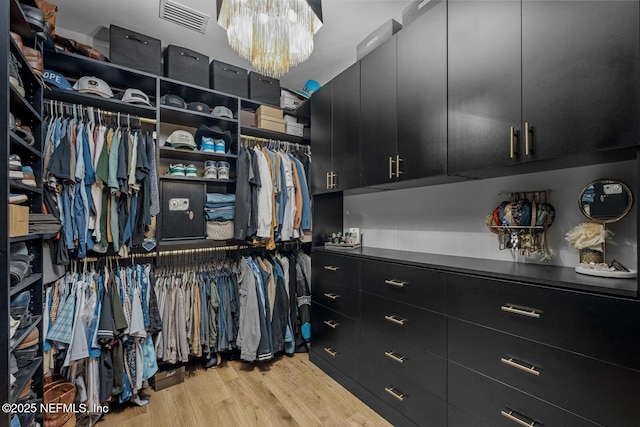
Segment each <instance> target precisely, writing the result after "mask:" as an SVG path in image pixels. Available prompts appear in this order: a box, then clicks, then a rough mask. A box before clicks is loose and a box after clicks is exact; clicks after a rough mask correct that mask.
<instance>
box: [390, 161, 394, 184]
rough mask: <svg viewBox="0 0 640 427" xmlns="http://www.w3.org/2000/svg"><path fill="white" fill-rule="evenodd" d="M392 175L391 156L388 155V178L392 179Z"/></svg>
mask: <svg viewBox="0 0 640 427" xmlns="http://www.w3.org/2000/svg"><path fill="white" fill-rule="evenodd" d="M393 175H394V173H393V157H391V156H389V179H392V178H393Z"/></svg>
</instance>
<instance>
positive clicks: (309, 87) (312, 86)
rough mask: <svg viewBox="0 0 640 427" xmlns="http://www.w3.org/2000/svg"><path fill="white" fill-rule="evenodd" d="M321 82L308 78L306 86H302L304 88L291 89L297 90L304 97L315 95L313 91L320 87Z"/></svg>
mask: <svg viewBox="0 0 640 427" xmlns="http://www.w3.org/2000/svg"><path fill="white" fill-rule="evenodd" d="M320 87H321V86H320V83H318V82H317V81H315V80H307V83H305V85H304V87H303V88H302V90H298V89H290V90H291V91H292V92H295V93H296V94H298V95H300V96H302V97H304V98H307V99H308V98H309V97H310V96H311V95H313V92H315V91H317V90H318V89H320Z"/></svg>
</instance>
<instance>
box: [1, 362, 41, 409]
mask: <svg viewBox="0 0 640 427" xmlns="http://www.w3.org/2000/svg"><path fill="white" fill-rule="evenodd" d="M41 363H42V357H36V358H35V359H33V362H31V363H29V364H28V365H27V366H25V367H24V368H22V369H20V371H19V372H18V373H17V374H16V375H15V377H16V382H15V384H14V387H13V388H12V389H11V396H9V403H15V402H16V400H18V397H20V392H21V391H22V389H23V388H24V387H25V386H26V385H27V383H28V382H29V379H31V378H32V377H33V375H34V374H35V373H36V371H37V370H38V368H39V367H40V364H41Z"/></svg>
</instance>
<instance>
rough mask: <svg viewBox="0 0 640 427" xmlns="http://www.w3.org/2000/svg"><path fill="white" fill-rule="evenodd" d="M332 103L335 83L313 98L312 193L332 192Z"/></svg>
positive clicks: (327, 85)
mask: <svg viewBox="0 0 640 427" xmlns="http://www.w3.org/2000/svg"><path fill="white" fill-rule="evenodd" d="M332 101H333V81H331V82H329V83H327V84H325V85H324V86H322V87H321V88H320V89H318V90H317V91H315V92H314V93H313V96H312V97H311V123H312V124H313V126H312V127H311V146H312V147H313V162H311V193H312V194H320V193H326V192H329V191H330V182H329V181H330V179H331V176H330V175H329V174H330V173H331V171H332V168H333V164H332V156H333V152H332V144H333V141H332V137H331V133H332V131H333V122H332V107H331V105H332Z"/></svg>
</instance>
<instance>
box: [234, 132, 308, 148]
mask: <svg viewBox="0 0 640 427" xmlns="http://www.w3.org/2000/svg"><path fill="white" fill-rule="evenodd" d="M242 139H244V140H245V141H247V142H252V141H253V142H255V143H258V142H264V143H267V144H268V143H271V142H277V143H279V144H284V145H288V146H291V147H296V148H300V149H303V150H306V151H309V149H310V147H309V146H308V145H306V144H298V143H297V142H289V141H281V140H279V139H275V138H271V139H269V138H261V137H259V136H251V135H243V134H240V140H242Z"/></svg>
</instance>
